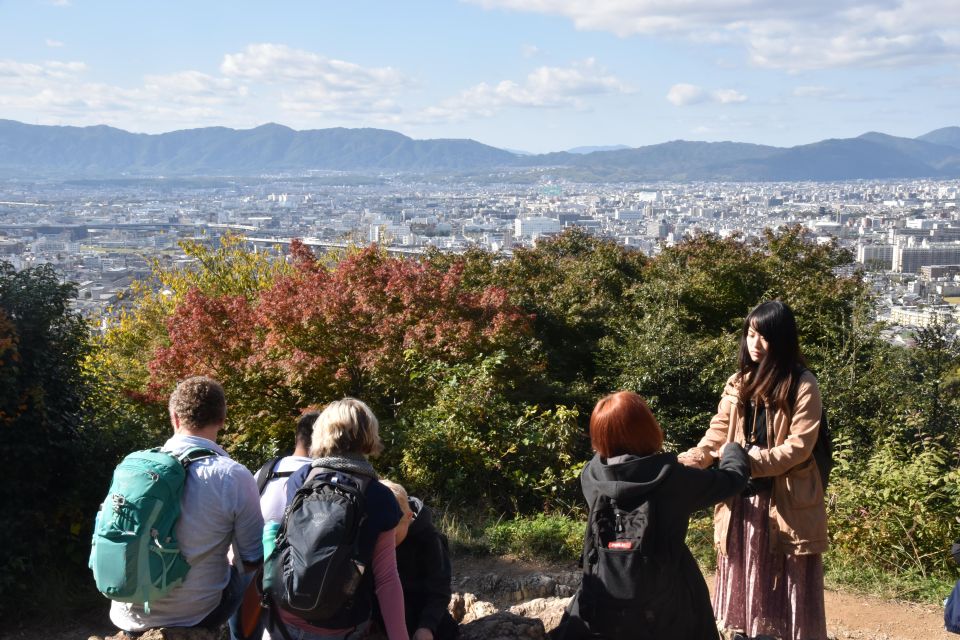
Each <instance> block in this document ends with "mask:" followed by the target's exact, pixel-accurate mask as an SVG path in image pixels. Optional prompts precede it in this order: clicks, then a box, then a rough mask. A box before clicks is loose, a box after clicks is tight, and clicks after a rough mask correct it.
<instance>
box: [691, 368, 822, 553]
mask: <svg viewBox="0 0 960 640" xmlns="http://www.w3.org/2000/svg"><path fill="white" fill-rule="evenodd" d="M735 380H736V374H734V375H733V376H730V378H729V379H728V380H727V384H726V386H725V388H724V390H723V397H722V398H721V399H720V405H719V407H718V408H717V415H715V416H714V417H713V419H712V420H711V421H710V428H709V429H708V430H707V433H706V435H704V437H703V438H702V439H701V440H700V442H699V443H698V444H697V446H696V447H694V448H693V449H691V450H690V453H691V455H692V456H693V457H694V459H697V460H699V464H700V466H701V467H704V468H705V467H709V466H710V464H712V463H713V461H714V460H715V459H716V458H717V456H718V452H719V451H720V447H722V446H723V445H724V444H725V443H727V442H739V443H740V444H741V445H745V444H746V442H745V440H746V438H745V435H744V428H743V423H744V414H745V408H746V404H745V402H744V401H742V400H741V399H740V396H739V390H738V388H737V386H736V385H735ZM821 414H822V404H821V401H820V389H819V388H818V387H817V379H816V378H815V377H814V376H813V374H812V373H810V372H809V371H805V372H804V373H803V374H802V375H801V376H800V382H799V385H798V387H797V399H796V403H795V404H794V407H793V415H792V416H787V415H786V413H785V412H783V411H774V410H772V408H770V409H769V410H768V411H767V414H766V415H767V442H768V443H770V448H768V449H760V448H752V449H751V450H750V452H749V455H750V472H751V475H752V476H753V477H755V478H759V477H766V476H773V492H772V494H771V498H770V543H771V548H772V549H776V550H779V551H781V552H783V553H787V554H791V555H807V554H813V553H823V552H824V551H826V550H827V510H826V506H825V505H824V499H823V486H822V483H821V481H820V472H819V470H818V469H817V463H816V461H815V460H814V458H813V455H812V453H813V447H814V445H815V444H816V442H817V435H818V433H819V431H820V416H821ZM731 505H732V502H731V500H727V501H726V502H721V503H719V504H718V505H717V507H716V511H715V513H714V534H713V538H714V543H715V544H716V545H717V549H718V550H719V551H720V552H721V553H723V554H726V553H727V533H728V532H729V531H730V507H731Z"/></svg>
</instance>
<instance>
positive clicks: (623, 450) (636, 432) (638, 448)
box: [590, 391, 663, 458]
mask: <svg viewBox="0 0 960 640" xmlns="http://www.w3.org/2000/svg"><path fill="white" fill-rule="evenodd" d="M590 444H591V446H592V447H593V450H594V451H596V452H597V453H599V454H600V455H601V456H603V457H604V458H612V457H613V456H620V455H624V454H628V453H630V454H633V455H637V456H647V455H650V454H651V453H656V452H657V451H660V449H661V448H662V447H663V431H662V430H661V429H660V425H659V424H658V423H657V419H656V418H654V417H653V412H652V411H650V407H648V406H647V403H646V401H645V400H644V399H643V398H641V397H640V396H638V395H637V394H635V393H634V392H632V391H618V392H617V393H612V394H610V395H608V396H606V397H604V398H601V399H600V401H599V402H598V403H597V406H595V407H594V408H593V413H592V414H591V415H590Z"/></svg>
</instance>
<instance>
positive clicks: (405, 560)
mask: <svg viewBox="0 0 960 640" xmlns="http://www.w3.org/2000/svg"><path fill="white" fill-rule="evenodd" d="M380 483H381V484H383V485H386V487H387V488H388V489H390V491H392V492H393V495H394V496H395V497H396V498H397V503H399V505H400V510H401V511H402V512H403V517H402V518H401V520H400V524H398V525H397V528H396V534H397V570H398V571H399V573H400V584H402V585H403V602H404V608H405V609H406V618H407V630H408V631H409V632H410V637H411V638H413V640H453V638H456V637H457V634H458V633H459V629H458V627H457V623H456V622H455V621H454V619H453V617H452V616H451V615H450V612H449V611H447V605H448V604H449V603H450V574H451V569H450V552H449V550H448V548H447V537H446V536H445V535H443V534H442V533H440V532H439V531H437V529H436V527H434V526H433V514H432V512H431V511H430V507H428V506H426V505H425V504H423V501H422V500H420V499H419V498H415V497H412V496H407V492H406V490H405V489H404V488H403V487H402V486H401V485H399V484H397V483H396V482H391V481H389V480H380ZM377 616H378V617H379V612H378V613H377Z"/></svg>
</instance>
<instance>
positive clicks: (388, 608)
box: [373, 529, 409, 640]
mask: <svg viewBox="0 0 960 640" xmlns="http://www.w3.org/2000/svg"><path fill="white" fill-rule="evenodd" d="M373 584H374V590H375V592H376V594H377V602H379V603H380V613H381V614H382V615H383V626H384V627H385V630H386V632H387V638H389V640H409V636H408V635H407V617H406V613H405V612H404V610H403V587H402V586H401V585H400V574H398V573H397V547H396V534H395V533H394V531H393V529H390V530H388V531H383V532H381V533H380V535H379V536H377V543H376V546H374V548H373Z"/></svg>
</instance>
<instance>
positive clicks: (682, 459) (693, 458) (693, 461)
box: [677, 447, 703, 469]
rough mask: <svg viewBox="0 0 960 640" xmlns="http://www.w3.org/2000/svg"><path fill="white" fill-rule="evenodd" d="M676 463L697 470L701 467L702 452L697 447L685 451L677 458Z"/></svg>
mask: <svg viewBox="0 0 960 640" xmlns="http://www.w3.org/2000/svg"><path fill="white" fill-rule="evenodd" d="M677 462H679V463H680V464H682V465H685V466H688V467H694V468H697V469H699V468H700V467H702V466H703V464H702V463H703V450H702V449H698V448H697V447H694V448H692V449H687V450H686V451H684V452H683V453H681V454H680V455H678V456H677Z"/></svg>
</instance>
